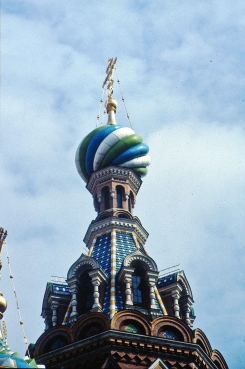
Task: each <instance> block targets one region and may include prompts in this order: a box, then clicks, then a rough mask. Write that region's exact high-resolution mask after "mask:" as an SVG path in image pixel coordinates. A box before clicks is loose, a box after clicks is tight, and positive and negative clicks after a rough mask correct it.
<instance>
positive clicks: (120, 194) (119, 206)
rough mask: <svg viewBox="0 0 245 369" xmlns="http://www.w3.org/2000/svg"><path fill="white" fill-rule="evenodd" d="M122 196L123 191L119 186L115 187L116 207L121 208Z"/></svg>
mask: <svg viewBox="0 0 245 369" xmlns="http://www.w3.org/2000/svg"><path fill="white" fill-rule="evenodd" d="M122 195H123V189H122V187H121V186H117V207H118V208H122V207H123V206H122Z"/></svg>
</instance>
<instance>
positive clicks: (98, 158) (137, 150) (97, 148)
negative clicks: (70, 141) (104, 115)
mask: <svg viewBox="0 0 245 369" xmlns="http://www.w3.org/2000/svg"><path fill="white" fill-rule="evenodd" d="M142 141H143V139H142V137H141V136H140V135H138V134H136V133H135V132H134V131H133V130H132V129H131V128H128V127H122V126H120V125H117V124H115V123H113V124H107V125H105V126H101V127H99V128H96V129H94V130H93V131H92V132H90V133H89V134H88V135H87V136H86V137H85V138H84V139H83V140H82V142H81V143H80V145H79V146H78V149H77V152H76V159H75V161H76V167H77V170H78V173H79V174H80V176H81V177H82V178H83V180H84V181H85V182H87V181H88V180H89V178H90V176H91V174H92V173H93V172H95V171H97V170H99V169H102V168H105V167H108V166H110V165H116V166H121V167H124V168H130V169H132V170H133V171H134V172H135V173H136V174H137V175H138V176H139V177H143V176H145V175H146V173H147V168H146V167H147V166H148V165H149V164H150V156H149V155H148V151H149V148H148V146H147V145H146V144H144V143H143V142H142Z"/></svg>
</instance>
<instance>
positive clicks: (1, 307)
mask: <svg viewBox="0 0 245 369" xmlns="http://www.w3.org/2000/svg"><path fill="white" fill-rule="evenodd" d="M6 309H7V301H6V299H5V298H4V297H3V294H2V292H0V313H1V314H3V313H4V312H5V310H6Z"/></svg>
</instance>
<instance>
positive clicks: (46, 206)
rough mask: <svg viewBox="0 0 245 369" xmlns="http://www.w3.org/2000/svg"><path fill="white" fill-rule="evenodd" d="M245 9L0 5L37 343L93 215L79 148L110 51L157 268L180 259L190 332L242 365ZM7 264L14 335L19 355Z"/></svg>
mask: <svg viewBox="0 0 245 369" xmlns="http://www.w3.org/2000/svg"><path fill="white" fill-rule="evenodd" d="M244 8H245V5H244V2H243V1H241V0H239V1H234V2H232V3H231V2H229V1H222V2H218V1H213V2H208V1H198V2H197V1H188V2H184V1H166V0H165V1H152V2H147V1H137V2H136V1H120V2H118V3H116V2H112V1H107V0H106V1H104V2H99V1H94V2H87V3H84V2H81V1H78V0H77V1H76V0H71V1H61V0H59V1H56V0H53V1H52V2H50V1H46V0H44V1H42V2H40V1H35V0H30V1H25V0H23V1H10V0H8V1H3V2H2V135H1V136H2V138H1V151H2V152H1V158H2V165H1V167H2V176H1V177H2V178H1V188H2V189H1V194H2V196H1V197H2V198H1V203H2V212H1V216H2V220H1V225H2V226H3V227H4V228H5V229H7V230H8V232H9V236H8V238H7V240H8V247H9V254H10V259H11V264H12V270H13V274H14V277H15V285H16V289H17V293H18V297H19V304H20V307H21V312H22V317H23V320H24V323H25V330H26V334H27V338H28V340H29V342H35V341H36V339H37V338H38V337H39V335H40V334H41V333H42V331H43V329H44V323H43V321H42V319H41V317H40V312H41V307H42V298H43V294H44V291H45V286H46V282H47V281H49V280H50V276H51V275H58V276H66V273H67V271H68V269H69V267H70V265H71V264H72V263H73V262H74V261H75V260H76V259H77V258H78V257H79V256H80V254H81V252H82V251H83V248H84V246H85V245H84V243H83V237H84V235H85V232H86V229H87V227H88V225H89V223H90V221H91V220H92V219H94V218H95V212H94V210H93V204H92V198H91V195H90V194H89V193H88V192H87V191H86V189H85V186H84V183H83V181H82V180H81V178H80V177H79V176H78V174H77V172H76V168H75V164H74V156H75V151H76V148H77V146H78V144H79V142H80V141H81V140H82V139H83V137H84V136H85V135H86V134H87V133H89V132H90V131H91V130H92V129H94V128H95V124H96V117H97V113H98V109H99V101H100V98H101V93H102V88H101V86H102V82H103V80H104V78H105V69H106V65H107V59H108V58H109V57H115V56H117V57H118V63H117V72H118V75H119V78H120V80H121V87H122V90H123V95H124V97H125V101H126V105H127V109H128V111H129V115H130V118H131V121H132V123H133V128H134V130H135V131H136V132H137V133H139V134H142V135H143V137H144V141H145V142H146V143H148V144H149V146H150V155H151V158H152V164H151V166H150V168H149V174H148V175H147V177H146V178H145V179H144V182H143V186H142V188H141V190H140V193H139V195H138V198H137V205H136V208H135V215H137V216H139V217H140V219H141V221H142V223H143V225H144V227H145V228H146V229H147V231H148V232H149V233H150V236H149V239H148V241H147V243H146V248H147V250H148V252H149V253H150V255H151V256H152V257H153V258H155V259H156V261H157V264H158V267H159V269H164V268H167V267H169V266H172V265H175V264H178V263H180V264H181V267H182V268H183V269H184V271H185V273H186V275H187V278H188V280H189V282H190V285H191V287H192V291H193V295H194V300H195V305H194V308H195V314H196V316H197V318H196V321H195V327H199V328H201V329H202V330H203V331H204V332H205V334H206V335H207V337H208V338H209V340H210V343H211V346H212V348H216V349H218V350H220V351H221V353H222V354H223V356H224V357H225V359H226V361H227V363H228V366H229V368H230V369H235V368H238V367H242V366H243V365H244V360H245V354H244V352H245V334H244V331H245V323H244V306H245V301H244V300H245V298H244V285H245V277H244V263H245V256H244V239H245V227H244V218H245V217H244V216H245V214H244V213H245V210H244V209H245V196H244V195H245V181H244V178H245V129H244V112H245V97H244V65H245V63H244V46H245V45H244V33H245V22H244V10H245V9H244ZM115 97H116V98H117V100H118V103H119V108H118V112H117V122H118V123H119V124H122V125H128V122H127V118H126V115H125V111H124V108H123V104H122V102H121V100H120V93H119V91H118V89H117V86H115ZM4 257H5V255H3V259H4ZM5 260H6V258H5ZM3 268H4V269H3V273H2V274H3V275H2V287H1V289H2V291H3V293H4V295H5V296H6V297H7V298H8V303H9V307H8V310H7V312H6V317H5V319H6V322H7V325H8V336H9V344H10V345H11V347H12V349H14V350H18V351H20V352H21V353H23V352H24V350H25V346H24V344H22V341H21V340H22V336H21V331H20V333H19V336H18V332H17V329H16V326H17V327H18V317H17V313H16V308H15V305H14V301H13V298H12V294H13V293H12V291H10V285H9V283H10V282H9V277H8V272H7V263H6V262H5V264H4V267H3ZM11 293H12V294H11Z"/></svg>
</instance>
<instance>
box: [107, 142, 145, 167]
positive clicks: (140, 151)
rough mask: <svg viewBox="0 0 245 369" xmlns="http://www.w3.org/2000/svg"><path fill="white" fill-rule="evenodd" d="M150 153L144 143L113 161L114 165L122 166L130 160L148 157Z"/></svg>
mask: <svg viewBox="0 0 245 369" xmlns="http://www.w3.org/2000/svg"><path fill="white" fill-rule="evenodd" d="M148 152H149V147H148V146H147V145H146V144H144V143H140V144H137V145H135V146H133V147H131V148H130V149H128V150H126V151H124V152H123V153H122V154H120V155H118V157H117V158H116V159H114V160H113V162H112V164H115V165H120V164H122V163H124V162H127V161H129V160H132V159H135V158H138V157H139V156H143V155H146V154H147V153H148Z"/></svg>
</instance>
